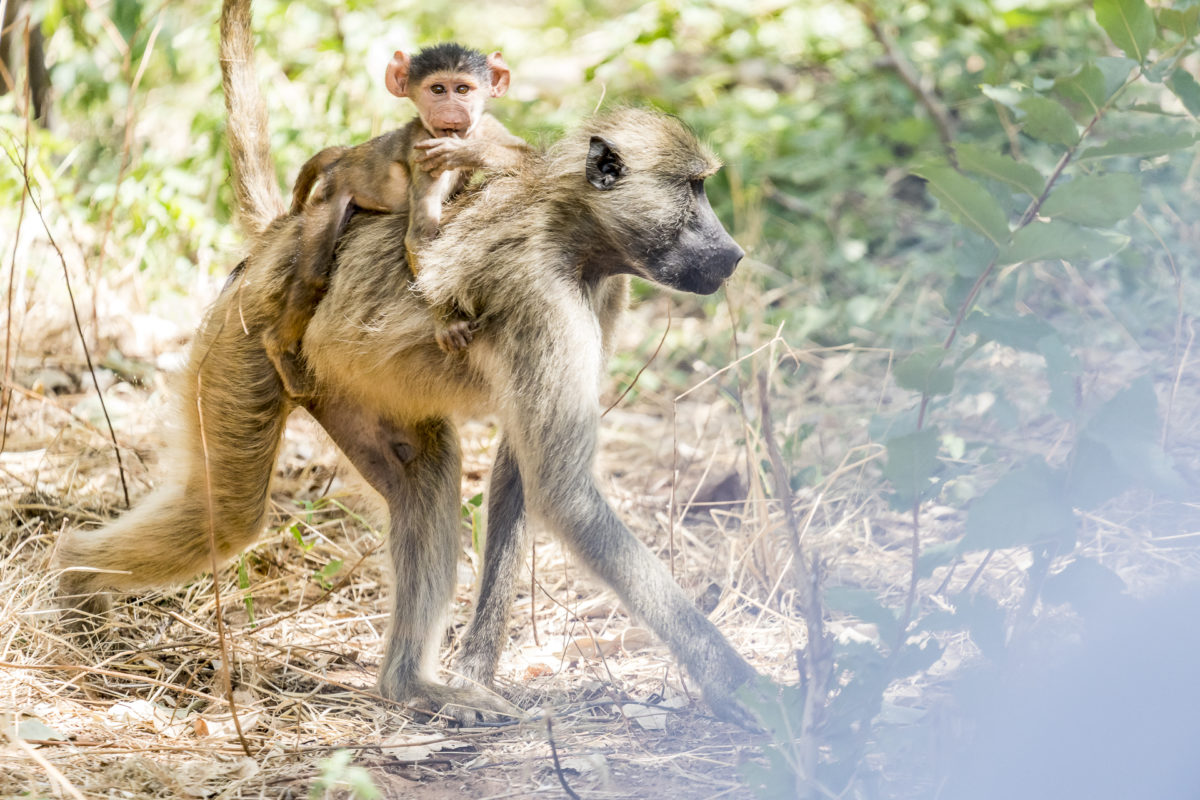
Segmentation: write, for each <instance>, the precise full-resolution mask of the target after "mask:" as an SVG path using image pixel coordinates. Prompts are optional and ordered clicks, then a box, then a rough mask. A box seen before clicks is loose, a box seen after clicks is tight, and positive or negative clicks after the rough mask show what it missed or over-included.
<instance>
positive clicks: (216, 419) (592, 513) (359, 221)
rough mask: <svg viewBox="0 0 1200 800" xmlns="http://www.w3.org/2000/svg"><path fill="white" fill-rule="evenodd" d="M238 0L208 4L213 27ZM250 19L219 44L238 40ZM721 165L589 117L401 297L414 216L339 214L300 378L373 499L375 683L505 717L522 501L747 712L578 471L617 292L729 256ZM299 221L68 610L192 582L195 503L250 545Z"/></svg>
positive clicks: (259, 508) (743, 676) (67, 577)
mask: <svg viewBox="0 0 1200 800" xmlns="http://www.w3.org/2000/svg"><path fill="white" fill-rule="evenodd" d="M245 2H247V0H225V6H226V9H227V11H226V13H227V14H228V13H229V12H228V8H229V6H230V5H239V4H244V3H245ZM245 19H246V25H245V26H243V28H236V27H235V28H234V30H233V31H232V33H233V35H236V36H239V37H247V38H248V37H249V30H248V15H247V16H246V17H245ZM222 63H223V66H225V68H226V69H230V70H238V69H248V68H249V67H248V65H247V64H245V63H241V62H238V61H236V60H223V62H222ZM243 77H244V76H243ZM227 85H231V86H235V87H236V86H240V85H244V82H243V81H239V80H230V81H228V82H227ZM235 100H237V98H231V99H230V100H229V102H230V108H231V113H230V125H231V126H232V127H237V126H242V125H248V124H253V121H254V120H255V119H258V117H255V116H251V115H246V114H243V113H242V109H244V108H246V107H248V106H247V104H245V103H238V102H235ZM249 105H252V104H249ZM248 120H249V121H248ZM233 155H234V159H233V163H234V170H235V180H237V181H242V180H248V179H251V177H253V176H265V175H268V174H269V171H267V170H263V169H262V168H261V165H257V166H256V165H254V164H252V163H250V162H252V161H253V160H254V159H255V158H256V156H255V153H254V152H253V151H246V150H243V151H235V152H234V153H233ZM717 169H718V163H717V161H716V159H715V158H714V157H713V156H712V155H711V154H710V153H709V152H708V151H707V150H705V149H704V148H703V147H702V146H701V145H700V144H699V143H698V142H697V141H696V138H695V137H694V136H693V135H692V134H691V133H690V132H689V131H688V130H687V128H685V127H684V125H683V124H682V123H680V122H679V121H678V120H676V119H674V118H672V117H668V116H663V115H660V114H656V113H652V112H648V111H639V110H622V111H617V112H615V113H610V114H607V115H604V116H601V117H597V118H595V119H593V120H591V121H589V122H587V123H586V124H584V125H583V126H582V128H581V129H580V130H578V131H576V132H575V133H573V134H571V135H569V136H567V137H566V138H565V139H563V140H562V141H560V142H559V143H558V144H557V145H555V146H554V147H553V148H552V149H551V150H550V151H549V152H548V153H546V154H545V155H534V156H531V157H530V158H528V159H526V161H525V162H524V163H523V164H522V165H521V166H520V168H519V169H516V170H514V171H513V172H512V173H511V174H507V175H501V176H496V177H494V178H492V179H491V180H490V181H489V182H488V184H487V186H486V188H485V190H483V191H481V192H471V193H465V194H464V195H462V196H460V197H459V198H458V199H457V200H455V201H453V202H454V210H455V213H454V214H453V215H449V219H448V220H447V221H446V222H445V224H444V226H443V230H442V233H441V235H440V236H438V237H437V238H436V239H434V240H433V242H431V243H430V245H429V247H428V249H427V250H426V252H425V253H424V254H423V257H424V260H425V264H426V269H424V270H422V272H421V275H420V277H419V279H418V281H417V286H416V287H415V288H414V287H412V286H411V285H410V280H409V277H408V275H407V272H406V271H405V270H404V269H403V264H404V262H405V249H404V234H405V231H406V229H407V224H408V223H407V220H406V219H405V218H404V217H403V216H398V215H385V216H367V215H361V216H356V217H355V218H353V219H352V220H351V221H350V223H349V225H348V227H347V230H346V233H345V235H344V237H343V241H342V243H341V244H340V245H339V252H338V269H337V271H336V272H335V273H334V274H333V277H332V280H331V282H330V286H329V292H328V294H327V295H326V297H325V299H324V300H323V301H322V302H321V303H320V304H319V305H318V306H317V310H316V313H315V314H314V316H313V319H312V321H311V323H310V324H309V326H308V329H307V331H306V333H305V336H304V342H303V346H304V352H305V354H306V357H307V358H308V361H309V365H310V367H311V370H312V373H313V378H314V394H313V399H312V401H311V402H310V403H308V404H307V407H308V409H309V410H310V411H311V413H312V414H313V415H314V416H315V417H316V419H317V420H318V421H320V423H321V424H322V425H323V426H324V427H325V429H326V430H327V431H328V432H329V434H330V436H332V437H333V439H334V441H335V442H336V443H337V444H338V446H339V447H340V448H341V450H342V452H343V453H344V454H345V455H346V456H347V458H348V459H349V460H350V461H351V463H353V464H354V465H355V467H356V468H357V469H358V470H359V471H360V472H361V473H362V475H363V477H364V478H366V480H367V481H368V482H369V483H370V484H371V485H372V486H373V487H374V488H375V489H376V490H378V492H379V493H380V494H381V495H382V496H383V498H384V499H385V500H386V501H387V504H388V509H389V512H390V520H391V521H390V530H389V537H390V547H391V556H392V563H393V568H394V571H395V589H394V592H395V594H394V601H393V602H394V605H393V611H392V619H391V626H390V629H389V631H388V635H387V644H386V652H385V654H384V660H383V665H382V667H381V671H380V675H379V689H380V691H381V692H382V693H383V694H385V695H386V696H388V697H391V698H394V699H397V700H404V701H408V702H410V703H414V704H418V705H420V706H421V707H424V708H429V709H437V708H443V707H448V708H447V713H452V714H454V715H456V716H458V717H459V718H461V719H464V720H465V719H473V718H474V715H475V713H476V711H477V710H497V709H502V708H503V705H502V704H501V703H499V702H498V701H497V700H496V699H495V698H494V696H493V695H491V694H489V693H488V692H486V691H483V690H482V689H481V688H480V687H489V686H490V685H491V684H492V679H493V676H494V673H495V669H496V663H497V660H498V658H499V655H500V652H501V650H502V649H503V646H504V642H505V638H506V637H505V634H506V621H507V619H508V613H509V607H510V605H511V603H512V599H513V595H514V591H515V588H516V584H517V578H518V571H519V566H520V563H521V561H522V554H523V552H524V549H525V544H526V534H525V518H526V510H527V509H528V510H529V511H530V512H532V513H533V514H534V515H536V516H538V517H540V518H541V519H543V520H545V521H546V522H547V523H548V524H549V525H550V527H551V528H553V529H554V530H555V531H556V532H557V534H558V535H560V536H561V537H562V538H563V539H564V540H565V542H566V543H567V544H568V545H569V547H570V548H571V550H572V552H573V553H574V554H575V555H576V557H577V558H579V559H580V560H581V561H583V562H584V563H585V564H586V565H587V566H588V568H589V569H591V570H592V571H593V572H595V573H596V574H597V575H599V576H600V577H602V578H603V579H604V580H605V581H607V582H608V584H609V585H610V586H612V587H613V589H614V590H615V591H616V592H617V594H618V595H619V597H620V598H621V600H622V602H623V603H625V605H626V606H627V607H628V608H629V609H630V611H632V612H633V613H634V614H636V615H637V616H638V617H640V618H641V619H642V620H643V621H644V622H645V623H646V624H647V625H648V626H649V627H650V628H651V629H652V630H653V631H654V632H655V633H656V634H657V635H658V636H659V637H661V638H662V639H663V640H664V641H665V642H666V643H667V644H668V645H669V646H670V648H671V650H672V652H673V653H674V654H675V655H676V657H677V658H678V659H679V660H680V661H681V662H682V663H683V664H684V665H685V666H686V667H687V669H688V671H689V673H690V674H691V676H692V678H693V679H694V680H695V681H696V682H697V683H698V684H699V685H700V686H701V688H702V689H703V692H704V696H705V698H706V700H707V702H708V703H709V705H710V706H712V708H713V710H714V711H716V712H717V713H718V714H721V715H722V716H725V717H727V718H731V719H739V720H744V719H745V716H744V711H743V710H742V709H741V707H740V705H739V703H738V702H737V700H736V699H735V697H734V691H735V690H736V689H737V688H738V687H739V686H741V685H742V684H744V683H746V682H747V681H749V680H750V679H751V678H753V677H754V675H755V673H754V670H753V669H752V668H751V667H750V666H749V665H748V664H747V663H746V662H745V661H744V660H743V659H742V658H741V656H739V655H738V654H737V652H736V651H735V650H734V649H733V648H732V647H731V646H730V645H729V643H728V642H727V641H726V640H725V638H724V637H723V636H722V635H721V634H720V632H719V631H718V630H717V629H716V627H715V626H714V625H713V624H712V623H711V622H710V621H709V620H708V619H707V618H706V617H705V616H704V615H703V614H701V613H700V612H699V611H698V610H697V609H696V607H695V606H694V605H693V604H692V603H691V602H690V601H689V600H688V598H687V596H686V595H684V593H683V591H682V590H680V588H679V587H678V586H677V585H676V584H675V583H674V582H673V581H672V580H671V576H670V574H669V573H668V571H667V569H666V568H665V567H664V565H663V564H662V563H661V562H659V561H658V560H657V559H656V558H655V557H654V555H653V554H652V553H651V551H650V550H649V549H648V548H647V547H646V546H645V545H643V544H642V543H641V542H639V541H638V539H637V538H636V537H634V535H633V534H632V533H630V531H629V530H628V528H626V527H625V525H623V524H622V523H621V521H620V520H619V519H618V518H617V516H616V514H615V513H614V512H613V509H612V507H611V506H610V505H609V504H608V503H607V501H606V500H605V499H604V497H603V496H602V495H601V493H600V491H599V488H598V487H597V485H596V481H595V479H594V477H593V475H592V465H593V461H594V456H595V450H596V429H597V425H598V422H599V417H600V403H599V393H600V378H601V376H602V369H603V364H604V361H605V358H606V356H607V355H608V352H609V349H610V347H611V344H612V333H613V330H614V327H615V325H616V323H617V320H618V317H619V314H620V312H621V310H622V309H623V307H624V306H625V303H626V299H627V291H628V282H629V279H628V276H629V275H638V276H641V277H643V278H646V279H648V280H652V281H656V282H658V283H660V284H662V285H665V286H668V287H672V288H676V289H682V290H684V291H690V292H697V293H702V294H707V293H711V292H714V291H716V290H717V288H719V287H720V286H721V284H722V283H723V282H724V280H725V279H726V278H728V277H729V275H730V274H732V272H733V270H734V268H735V267H736V266H737V263H738V261H739V260H740V259H741V257H742V250H741V248H739V247H738V246H737V244H736V243H735V242H734V241H733V239H732V238H730V236H729V234H728V233H727V232H726V231H725V229H724V228H723V227H722V226H721V223H720V221H719V220H718V219H717V216H716V215H715V214H714V213H713V210H712V208H711V207H710V206H709V204H708V199H707V197H706V196H705V192H704V179H705V178H707V177H708V176H709V175H711V174H713V173H714V172H716V170H717ZM264 192H267V190H266V189H265V188H264V187H259V188H258V189H255V190H253V191H251V190H246V191H243V192H241V193H239V196H244V197H253V196H256V195H259V194H262V193H264ZM247 218H248V219H252V218H254V216H253V214H252V213H251V214H248V215H247ZM300 225H301V221H300V220H299V219H298V218H295V217H289V218H286V219H282V220H279V221H277V222H276V223H274V224H273V225H272V226H270V227H269V229H268V230H267V231H265V232H264V233H263V234H262V235H261V236H260V237H259V239H258V243H257V246H256V247H255V249H254V251H253V252H252V253H251V255H250V257H249V258H248V259H247V261H246V264H245V268H244V271H243V272H242V274H241V275H240V276H239V278H238V286H237V287H236V288H227V289H226V290H225V291H224V292H222V294H221V295H220V296H219V297H218V298H217V300H216V302H215V303H214V305H213V308H212V310H211V311H210V312H209V314H208V317H207V319H206V320H205V322H204V324H203V325H202V326H201V329H200V331H199V333H198V335H197V337H196V341H195V344H194V345H193V348H192V352H191V357H190V360H189V366H188V368H187V370H186V371H185V374H184V376H183V380H182V383H181V394H182V396H183V397H182V402H181V406H180V407H181V415H182V417H183V436H182V439H181V442H180V445H179V446H178V448H177V451H176V452H175V453H173V454H172V456H171V457H170V458H169V459H168V458H164V459H162V461H163V462H164V463H166V462H169V463H172V464H177V465H178V467H179V470H180V472H179V474H178V475H177V476H176V477H175V478H174V479H171V480H168V481H165V482H164V483H163V484H162V486H161V487H160V488H159V489H158V490H157V491H156V492H155V493H154V494H153V495H152V496H151V497H149V498H148V499H146V500H145V501H143V503H142V504H141V505H140V506H139V507H138V508H137V509H135V510H134V511H132V512H130V513H129V514H128V515H126V516H125V517H124V518H122V519H120V520H118V521H117V522H115V523H113V524H111V525H109V526H108V527H106V528H103V529H101V530H98V531H69V532H67V533H66V534H64V536H63V537H62V539H61V540H60V544H59V564H60V566H63V567H70V568H75V569H71V570H68V571H66V572H64V574H63V576H62V584H61V590H62V592H63V593H64V594H65V595H67V596H68V598H69V599H70V602H73V603H74V604H76V605H77V606H82V607H84V608H85V609H97V608H100V607H101V605H102V602H101V601H98V600H96V599H94V596H92V593H94V592H102V591H105V590H110V589H118V590H131V589H138V588H143V587H148V586H155V585H163V584H168V583H173V582H179V581H182V580H186V579H187V578H188V577H190V576H192V575H194V574H195V573H197V572H199V571H201V570H203V569H205V568H206V566H207V565H208V564H209V552H208V538H207V537H208V531H209V520H210V510H211V514H212V515H214V517H215V525H214V526H213V530H215V536H216V541H217V548H218V551H219V552H218V555H219V556H220V557H222V558H230V557H232V556H234V555H235V554H236V553H238V552H239V551H240V550H242V549H243V548H244V547H246V546H248V545H249V544H250V543H252V542H253V541H254V539H255V538H256V537H257V536H258V534H259V532H260V530H261V527H262V520H263V517H264V515H265V507H266V503H267V496H268V487H269V484H270V480H271V475H272V472H273V467H274V461H275V455H276V451H277V449H278V445H279V440H280V431H281V429H282V426H283V421H284V419H285V418H286V416H287V414H288V412H289V411H290V410H291V408H292V405H291V401H290V400H289V398H288V397H287V396H286V395H285V394H284V393H283V391H282V386H281V384H280V381H279V379H278V377H277V375H276V372H275V369H274V367H273V366H272V364H271V360H270V358H269V357H268V356H267V355H266V353H265V352H264V351H263V348H262V346H261V330H262V327H263V326H264V325H265V324H269V320H264V319H262V317H263V316H268V317H269V314H268V315H263V314H261V313H259V312H261V310H262V309H263V308H264V307H267V306H268V305H269V299H268V298H269V297H270V295H271V293H272V292H273V291H275V290H276V289H277V287H278V284H279V283H280V281H282V280H285V276H286V275H287V274H288V272H289V270H290V269H291V265H290V262H291V259H292V257H293V253H294V241H295V236H296V234H297V230H298V228H299V226H300ZM443 303H444V304H456V305H458V306H459V307H461V308H464V309H466V310H468V311H469V313H471V314H472V315H473V316H475V317H477V318H480V319H483V320H484V321H485V324H484V325H483V326H482V327H481V328H480V331H479V334H478V335H477V337H476V340H475V342H474V343H473V344H472V346H471V347H470V348H469V349H468V350H467V351H466V353H465V354H461V355H460V356H459V357H454V358H451V357H449V356H447V355H445V354H444V353H442V352H441V351H440V350H439V348H438V347H437V345H436V343H435V342H434V340H433V336H432V335H431V314H432V312H431V306H432V305H436V304H443ZM239 309H240V313H241V315H242V316H241V318H239V317H238V314H239ZM243 319H244V320H245V325H246V326H247V327H248V329H249V334H248V335H247V333H246V331H245V330H244V329H243V322H242V320H243ZM198 389H199V392H200V396H199V397H197V396H196V395H197V390H198ZM198 407H199V408H202V409H203V418H204V420H205V422H206V424H207V430H206V431H204V441H205V442H206V443H207V447H208V454H207V467H208V474H210V475H211V476H212V479H213V489H212V493H211V498H210V497H209V496H208V493H207V491H206V489H205V456H204V454H203V453H202V451H201V430H200V426H199V415H198V411H197V408H198ZM480 411H483V412H493V413H495V414H496V415H497V416H498V417H499V420H500V423H501V427H502V436H501V439H500V443H499V445H498V449H497V454H496V461H495V465H494V467H493V472H492V476H491V480H490V485H489V489H488V514H487V519H488V531H487V545H486V549H485V553H484V567H483V578H482V582H481V587H480V591H479V599H478V602H477V604H476V607H475V614H474V618H473V620H472V622H471V625H470V627H469V629H468V631H467V632H466V634H465V636H464V638H463V640H462V642H461V648H460V655H459V658H458V661H457V663H456V671H457V677H456V678H455V680H454V684H453V685H450V686H447V685H444V684H441V683H438V682H437V681H436V679H435V670H434V668H435V666H436V663H437V646H438V643H439V641H440V640H441V638H442V634H443V623H442V620H443V615H444V612H445V610H446V608H447V605H448V604H449V602H450V599H451V598H452V596H453V590H454V579H455V563H456V559H457V552H458V533H459V506H460V497H459V493H460V490H461V463H460V454H459V446H458V437H457V434H456V432H455V429H454V425H453V423H452V422H451V419H452V418H453V417H455V416H458V415H460V414H464V413H472V412H480Z"/></svg>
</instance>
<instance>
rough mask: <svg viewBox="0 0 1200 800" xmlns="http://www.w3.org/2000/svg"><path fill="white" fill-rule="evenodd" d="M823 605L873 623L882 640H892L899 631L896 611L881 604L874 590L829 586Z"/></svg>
mask: <svg viewBox="0 0 1200 800" xmlns="http://www.w3.org/2000/svg"><path fill="white" fill-rule="evenodd" d="M825 605H827V606H829V608H831V609H833V610H834V611H841V612H843V613H845V614H848V615H850V616H852V617H854V618H855V619H860V620H862V621H863V622H867V623H870V624H872V625H874V626H875V627H876V628H878V629H879V637H880V639H882V640H883V641H884V642H892V641H894V640H895V638H896V634H897V633H899V626H900V621H899V619H898V618H897V612H896V611H895V610H893V609H890V608H886V607H885V606H883V605H882V604H881V603H880V602H879V598H878V597H877V596H876V594H875V592H872V591H868V590H867V589H855V588H853V587H851V586H830V587H829V588H827V589H826V590H825Z"/></svg>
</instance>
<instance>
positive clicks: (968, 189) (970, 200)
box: [913, 165, 1009, 247]
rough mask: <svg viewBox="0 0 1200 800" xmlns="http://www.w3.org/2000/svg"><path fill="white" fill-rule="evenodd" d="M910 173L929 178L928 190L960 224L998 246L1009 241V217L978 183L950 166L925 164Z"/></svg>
mask: <svg viewBox="0 0 1200 800" xmlns="http://www.w3.org/2000/svg"><path fill="white" fill-rule="evenodd" d="M913 172H914V173H915V174H917V175H919V176H921V177H922V178H924V179H925V180H927V181H929V192H930V194H932V195H933V196H934V197H936V198H937V199H938V202H940V203H941V204H942V207H943V208H945V209H946V210H947V211H949V212H950V215H951V216H952V217H954V218H955V219H956V220H958V221H959V222H960V223H961V224H963V225H966V226H967V227H968V228H972V229H974V230H976V231H978V232H979V233H981V234H983V235H984V236H986V237H987V238H988V239H991V240H992V243H993V244H995V245H996V246H997V247H1002V246H1003V245H1004V244H1005V243H1006V242H1008V234H1009V230H1008V216H1007V215H1006V214H1005V213H1004V210H1003V209H1002V208H1000V204H999V203H997V202H996V200H995V199H994V198H993V197H992V196H991V195H990V194H988V193H987V191H986V190H984V188H983V187H982V186H980V185H979V184H977V183H975V182H974V181H972V180H970V179H969V178H964V177H963V176H962V175H961V174H959V173H958V172H957V171H956V170H954V169H951V168H950V167H942V166H936V165H928V166H924V167H920V168H918V169H915V170H913Z"/></svg>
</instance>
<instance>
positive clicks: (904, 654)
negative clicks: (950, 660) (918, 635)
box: [892, 640, 945, 678]
mask: <svg viewBox="0 0 1200 800" xmlns="http://www.w3.org/2000/svg"><path fill="white" fill-rule="evenodd" d="M944 650H945V648H944V647H942V646H941V645H940V644H938V643H937V642H934V641H928V640H927V641H924V642H922V643H921V644H920V645H912V644H909V645H905V646H904V647H902V648H901V649H900V652H899V653H897V654H896V660H895V661H894V662H892V677H893V678H908V677H911V676H913V675H920V674H921V673H923V672H925V671H926V670H927V669H929V668H930V667H932V666H933V665H934V664H935V663H937V660H938V659H939V658H941V657H942V652H943V651H944Z"/></svg>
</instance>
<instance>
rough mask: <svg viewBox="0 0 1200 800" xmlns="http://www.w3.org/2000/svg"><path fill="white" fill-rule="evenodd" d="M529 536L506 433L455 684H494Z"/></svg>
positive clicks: (491, 489)
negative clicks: (476, 595)
mask: <svg viewBox="0 0 1200 800" xmlns="http://www.w3.org/2000/svg"><path fill="white" fill-rule="evenodd" d="M526 540H527V536H526V526H525V493H524V490H523V488H522V486H521V473H520V471H519V470H518V469H517V459H516V456H515V455H514V453H513V451H512V447H511V446H510V444H509V442H508V440H507V439H503V438H502V439H501V440H500V446H499V447H498V448H497V451H496V462H495V464H494V465H493V466H492V474H491V480H490V482H489V484H488V500H487V543H486V545H485V547H484V555H483V577H482V579H481V581H480V585H479V599H478V601H477V602H476V604H475V615H474V616H473V617H472V619H471V625H470V627H469V628H468V629H467V632H466V634H465V635H464V636H463V639H462V644H461V647H460V650H459V654H458V659H457V661H456V663H455V672H456V673H457V675H456V677H455V678H454V680H453V681H452V683H453V684H455V685H459V686H466V685H482V686H485V687H491V685H492V681H493V679H494V678H495V675H496V664H497V663H498V661H499V659H500V653H501V651H502V650H503V649H504V644H505V642H506V641H507V638H508V615H509V610H510V609H511V607H512V602H513V598H514V597H515V596H516V592H517V577H518V574H519V572H520V569H521V560H522V557H523V555H524V553H525V545H526Z"/></svg>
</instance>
